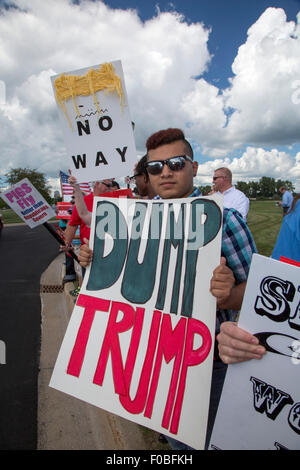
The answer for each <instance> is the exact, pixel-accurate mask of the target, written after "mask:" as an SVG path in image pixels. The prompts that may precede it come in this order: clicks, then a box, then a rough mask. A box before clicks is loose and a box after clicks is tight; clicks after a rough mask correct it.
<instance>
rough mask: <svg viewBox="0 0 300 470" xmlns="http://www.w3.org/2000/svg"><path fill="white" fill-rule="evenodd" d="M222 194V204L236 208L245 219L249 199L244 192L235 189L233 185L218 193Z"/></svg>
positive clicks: (229, 207)
mask: <svg viewBox="0 0 300 470" xmlns="http://www.w3.org/2000/svg"><path fill="white" fill-rule="evenodd" d="M219 194H222V195H223V198H224V199H223V201H224V202H223V205H224V207H226V208H228V209H236V210H237V211H238V212H239V213H240V214H241V216H242V217H243V219H244V220H247V215H248V211H249V199H248V198H247V196H245V194H244V193H243V192H242V191H240V190H239V189H236V187H235V186H231V188H229V189H226V191H224V193H220V192H219Z"/></svg>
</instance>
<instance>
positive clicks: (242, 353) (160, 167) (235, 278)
mask: <svg viewBox="0 0 300 470" xmlns="http://www.w3.org/2000/svg"><path fill="white" fill-rule="evenodd" d="M146 147H147V155H148V160H147V171H148V174H149V178H150V182H151V185H152V187H153V189H154V191H155V192H156V193H157V196H155V199H159V198H161V199H171V198H182V197H195V196H201V194H200V192H199V190H198V188H194V186H193V177H194V176H196V174H197V168H198V164H197V162H195V161H194V160H193V150H192V148H191V146H190V144H189V143H188V141H187V140H186V139H185V137H184V134H183V132H182V131H181V130H180V129H166V130H162V131H159V132H157V133H155V134H153V135H152V136H151V137H149V139H148V140H147V143H146ZM221 251H222V253H221V255H222V258H221V264H220V265H219V266H218V267H217V268H216V269H215V271H214V275H213V278H212V280H211V293H212V294H213V295H214V296H215V297H216V298H217V312H216V315H217V322H216V324H217V326H216V335H218V336H217V339H218V342H219V352H218V351H216V359H215V361H214V367H213V377H212V387H211V399H210V410H209V418H208V428H207V442H206V447H207V446H208V444H209V439H210V434H211V431H212V427H213V422H214V419H215V415H216V411H217V407H218V403H219V399H220V395H221V391H222V387H223V382H224V378H225V373H226V369H227V365H226V364H229V363H233V362H241V361H244V360H248V359H260V358H261V357H262V355H263V354H264V353H265V349H264V348H263V347H262V346H259V344H258V340H257V339H256V338H255V337H254V336H252V335H251V334H249V333H247V332H246V331H244V330H242V329H240V328H238V327H237V325H236V323H235V321H236V318H237V314H238V310H239V309H240V307H241V304H242V299H243V295H244V290H245V287H246V280H247V277H248V272H249V268H250V263H251V258H252V254H253V253H254V252H256V247H255V243H254V240H253V237H252V235H251V233H250V231H249V229H248V227H247V225H246V223H245V222H244V220H243V218H242V217H241V216H240V214H239V213H237V212H236V211H235V210H234V209H228V208H224V211H223V232H222V247H221ZM167 439H168V440H169V442H170V444H171V446H172V447H173V448H174V449H186V448H187V446H185V445H184V444H182V443H180V442H178V441H176V440H174V439H170V438H169V437H168V438H167Z"/></svg>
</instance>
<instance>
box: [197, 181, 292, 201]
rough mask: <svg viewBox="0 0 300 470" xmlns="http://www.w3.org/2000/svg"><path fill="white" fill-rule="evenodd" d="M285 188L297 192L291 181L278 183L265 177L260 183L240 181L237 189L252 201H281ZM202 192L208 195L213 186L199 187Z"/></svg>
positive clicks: (236, 185)
mask: <svg viewBox="0 0 300 470" xmlns="http://www.w3.org/2000/svg"><path fill="white" fill-rule="evenodd" d="M282 186H285V187H286V188H287V189H288V190H289V191H291V192H292V193H293V192H294V191H295V187H294V185H293V183H292V182H291V181H289V180H281V179H278V180H277V181H276V180H275V178H270V177H269V176H263V177H262V178H260V180H259V181H248V182H247V183H246V182H245V181H238V182H237V183H236V184H235V187H236V188H237V189H239V190H240V191H242V192H243V193H244V194H245V195H246V196H247V197H248V198H251V199H266V198H267V199H270V198H271V199H281V194H280V192H279V188H281V187H282ZM199 189H200V191H201V192H202V194H203V195H206V194H208V193H209V192H210V191H211V186H208V185H207V186H199Z"/></svg>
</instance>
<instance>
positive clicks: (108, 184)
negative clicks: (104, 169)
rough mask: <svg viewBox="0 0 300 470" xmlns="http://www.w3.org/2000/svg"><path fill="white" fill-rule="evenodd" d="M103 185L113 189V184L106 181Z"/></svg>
mask: <svg viewBox="0 0 300 470" xmlns="http://www.w3.org/2000/svg"><path fill="white" fill-rule="evenodd" d="M102 184H104V186H106V187H107V188H112V187H113V184H112V183H104V181H102Z"/></svg>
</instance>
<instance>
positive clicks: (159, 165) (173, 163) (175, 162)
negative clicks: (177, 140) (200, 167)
mask: <svg viewBox="0 0 300 470" xmlns="http://www.w3.org/2000/svg"><path fill="white" fill-rule="evenodd" d="M186 161H189V162H191V163H193V160H192V159H191V158H190V157H188V156H187V155H179V156H178V157H171V158H167V159H166V160H153V161H152V162H148V163H147V165H146V166H147V170H148V173H149V174H150V175H159V174H160V173H161V172H162V171H163V167H164V165H167V167H168V168H169V169H170V170H171V171H180V170H182V169H183V168H184V167H185V162H186Z"/></svg>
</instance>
